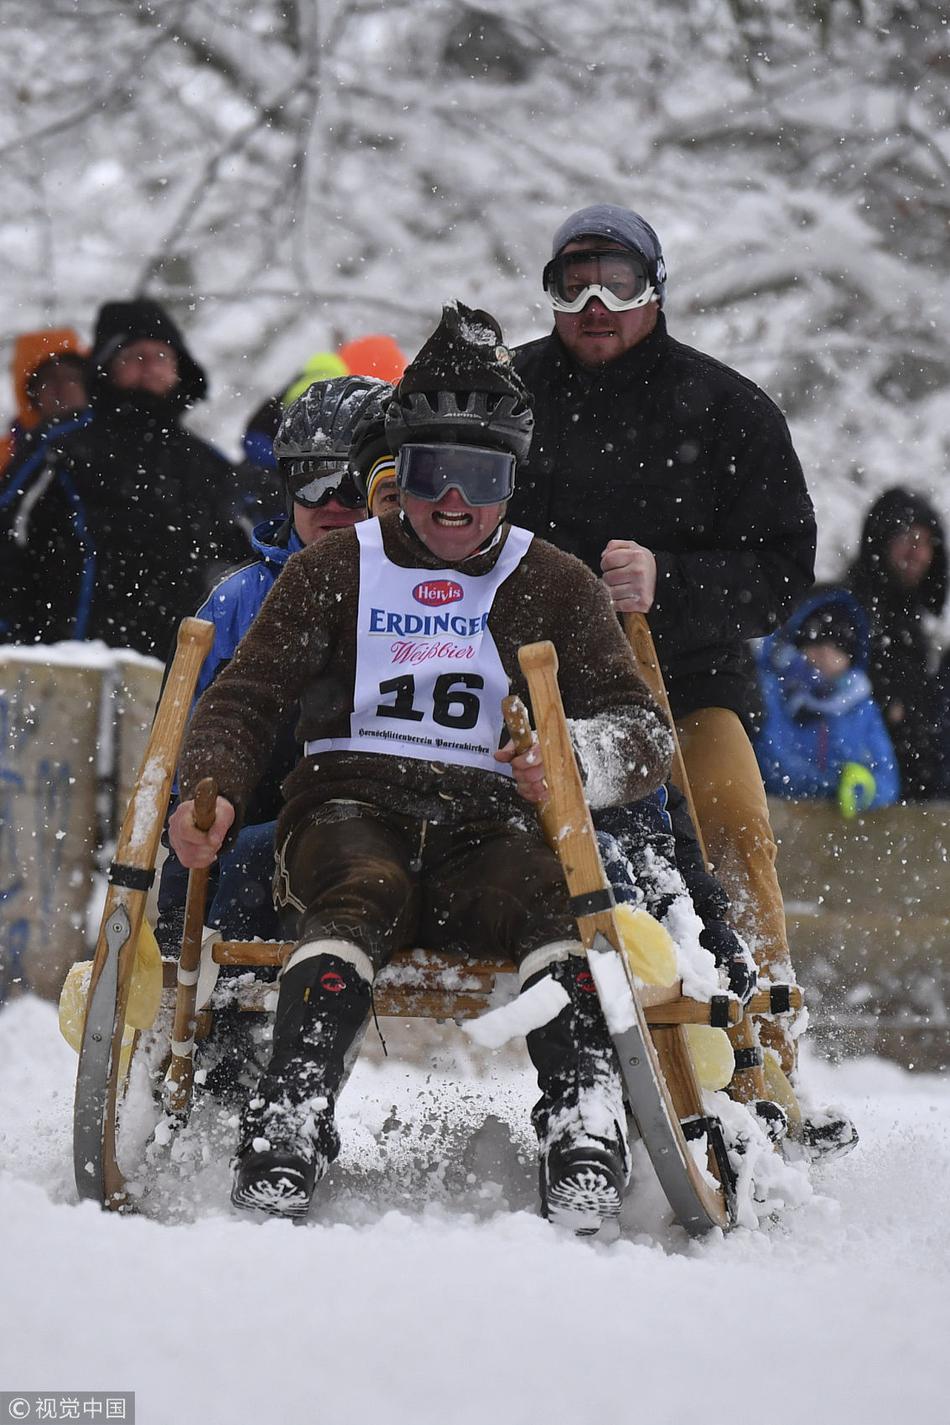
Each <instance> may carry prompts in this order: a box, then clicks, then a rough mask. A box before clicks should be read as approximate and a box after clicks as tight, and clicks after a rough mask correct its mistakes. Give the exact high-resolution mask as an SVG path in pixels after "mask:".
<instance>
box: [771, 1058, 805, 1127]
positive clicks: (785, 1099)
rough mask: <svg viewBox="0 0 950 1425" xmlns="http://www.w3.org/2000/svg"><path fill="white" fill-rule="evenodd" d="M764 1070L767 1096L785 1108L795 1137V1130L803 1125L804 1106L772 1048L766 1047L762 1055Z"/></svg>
mask: <svg viewBox="0 0 950 1425" xmlns="http://www.w3.org/2000/svg"><path fill="white" fill-rule="evenodd" d="M762 1071H763V1073H764V1074H765V1092H766V1096H767V1097H768V1098H770V1099H771V1100H772V1101H773V1103H777V1104H778V1106H779V1107H780V1108H784V1110H785V1112H786V1114H787V1115H788V1126H789V1129H790V1130H791V1132H792V1136H793V1137H794V1136H795V1131H796V1130H800V1129H801V1126H802V1106H801V1104H800V1103H799V1102H798V1094H797V1093H796V1092H795V1090H794V1089H793V1088H792V1085H791V1083H790V1082H789V1080H788V1076H787V1075H786V1073H785V1071H784V1069H783V1068H782V1066H781V1064H780V1063H779V1061H778V1058H777V1057H776V1055H775V1054H773V1053H772V1051H771V1049H766V1050H765V1052H764V1054H763V1056H762Z"/></svg>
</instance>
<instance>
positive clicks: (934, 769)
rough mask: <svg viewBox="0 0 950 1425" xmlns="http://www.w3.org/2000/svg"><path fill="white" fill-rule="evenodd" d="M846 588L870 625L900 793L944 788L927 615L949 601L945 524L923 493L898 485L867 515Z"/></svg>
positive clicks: (872, 668)
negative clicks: (895, 757)
mask: <svg viewBox="0 0 950 1425" xmlns="http://www.w3.org/2000/svg"><path fill="white" fill-rule="evenodd" d="M848 583H849V585H850V587H851V589H852V590H853V592H854V594H855V596H856V597H857V598H858V599H859V600H860V602H861V604H862V605H863V606H864V608H865V609H866V610H867V613H868V616H869V618H870V620H871V658H870V663H869V673H870V676H871V686H872V688H873V690H874V697H875V701H876V702H877V704H878V706H879V707H880V709H881V711H882V713H883V714H884V722H885V725H886V727H887V730H888V732H889V734H890V737H891V741H892V742H893V744H894V751H895V753H896V754H897V762H898V766H899V767H900V776H901V795H902V796H903V797H905V798H906V799H908V800H910V801H925V800H927V799H929V798H931V797H934V796H939V795H940V794H941V792H942V790H943V769H942V765H941V762H942V758H941V746H940V742H941V738H940V701H939V688H938V683H937V679H936V676H935V664H936V661H937V653H936V649H935V648H934V646H933V643H932V639H931V636H930V633H929V631H928V629H927V626H926V616H927V615H928V614H930V615H938V614H940V612H941V611H942V609H943V606H944V602H945V600H946V596H947V555H946V545H945V541H944V531H943V524H942V522H941V520H940V516H939V515H938V514H937V512H936V510H935V509H934V507H933V506H932V505H931V504H930V502H929V501H928V500H926V499H925V498H924V496H923V495H919V494H917V493H916V492H915V491H913V490H908V489H904V488H903V487H901V486H896V487H895V488H893V489H891V490H885V492H884V494H883V495H881V496H880V497H879V498H878V499H877V500H875V502H874V504H873V505H872V506H871V508H870V509H869V510H868V513H867V516H866V518H865V521H864V528H863V530H862V532H861V545H860V548H859V551H858V557H857V559H856V560H855V561H854V563H853V564H852V566H851V569H850V571H849V575H848Z"/></svg>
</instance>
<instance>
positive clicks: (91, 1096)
mask: <svg viewBox="0 0 950 1425" xmlns="http://www.w3.org/2000/svg"><path fill="white" fill-rule="evenodd" d="M213 638H214V625H213V624H211V623H206V622H205V621H204V620H202V619H195V618H187V619H183V620H182V623H181V626H180V628H179V630H178V643H177V647H176V650H175V657H174V659H173V661H172V666H171V669H170V671H169V674H168V678H167V680H166V683H165V688H164V691H163V693H162V696H161V700H160V702H159V705H158V710H157V711H156V714H155V720H154V722H153V724H152V730H151V734H150V735H149V739H148V744H147V746H146V748H145V754H144V756H143V758H142V764H141V767H140V769H139V774H138V777H137V779H136V782H135V786H134V788H133V791H132V797H131V800H130V802H129V806H128V810H127V812H126V814H125V820H124V822H123V823H122V830H121V831H120V833H119V839H118V842H117V843H116V849H115V859H114V861H113V863H112V866H111V867H110V870H109V882H110V884H109V889H108V892H107V894H106V902H105V906H104V908H103V912H102V921H101V924H100V928H99V939H98V941H97V944H96V953H95V957H94V959H93V963H92V976H91V981H90V986H89V998H88V1001H87V1005H86V1020H85V1025H84V1027H83V1035H82V1046H81V1048H80V1051H79V1068H78V1071H77V1075H76V1105H75V1113H74V1118H73V1168H74V1172H75V1177H76V1188H77V1190H78V1192H79V1196H80V1197H81V1198H92V1199H93V1200H94V1201H96V1202H100V1203H102V1204H103V1205H104V1206H107V1207H114V1208H118V1207H122V1206H124V1205H125V1202H126V1196H125V1180H124V1178H123V1176H122V1173H121V1171H120V1170H119V1165H118V1162H117V1159H116V1106H117V1102H118V1098H119V1088H120V1084H119V1077H120V1076H119V1060H120V1053H121V1046H122V1036H123V1033H124V1031H125V1013H126V1005H127V1003H128V997H129V986H130V984H131V980H132V969H133V965H134V961H135V943H136V940H137V938H138V934H139V930H140V928H141V925H142V917H143V916H144V914H145V900H146V897H147V895H148V890H149V887H150V886H151V883H152V880H153V878H154V875H155V858H156V856H157V854H158V842H159V837H160V836H161V831H162V824H163V821H164V818H165V811H166V808H167V806H168V798H169V793H170V791H171V784H172V778H173V777H174V775H175V767H176V764H177V761H178V749H179V747H180V745H181V740H182V736H183V734H184V729H185V723H186V722H187V719H188V711H189V708H190V707H191V700H192V698H193V696H194V691H195V684H196V682H197V680H198V673H199V672H200V670H201V665H202V663H203V662H204V660H205V658H206V657H207V654H208V652H209V650H210V648H211V644H212V641H213Z"/></svg>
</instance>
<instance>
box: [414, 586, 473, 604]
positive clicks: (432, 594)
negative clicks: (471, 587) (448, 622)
mask: <svg viewBox="0 0 950 1425" xmlns="http://www.w3.org/2000/svg"><path fill="white" fill-rule="evenodd" d="M412 597H413V598H414V599H415V601H416V603H417V604H425V606H426V608H427V609H441V608H444V607H445V605H446V604H457V603H458V601H459V599H463V598H464V597H465V590H464V589H463V588H462V586H461V584H456V582H455V580H454V579H427V580H426V581H425V583H423V584H417V585H416V587H415V588H414V589H413V591H412Z"/></svg>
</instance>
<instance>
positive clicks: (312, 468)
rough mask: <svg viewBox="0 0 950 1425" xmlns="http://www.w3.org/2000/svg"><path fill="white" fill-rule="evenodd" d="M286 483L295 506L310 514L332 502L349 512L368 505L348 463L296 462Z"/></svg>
mask: <svg viewBox="0 0 950 1425" xmlns="http://www.w3.org/2000/svg"><path fill="white" fill-rule="evenodd" d="M287 479H288V483H289V485H290V492H291V495H292V496H293V500H294V503H295V504H297V505H304V506H305V507H306V508H307V509H308V510H318V509H319V508H320V506H321V505H326V504H328V503H329V501H330V500H332V499H336V500H338V501H339V503H340V504H341V505H343V507H344V508H345V509H348V510H358V509H361V508H362V507H363V506H364V505H365V504H366V497H365V495H364V494H363V493H362V491H361V490H359V489H358V488H357V486H356V482H355V481H354V479H353V473H352V471H351V470H350V467H349V464H348V463H347V462H346V461H345V460H337V461H330V460H295V461H294V464H293V467H292V469H291V471H290V473H289V475H288V477H287Z"/></svg>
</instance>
